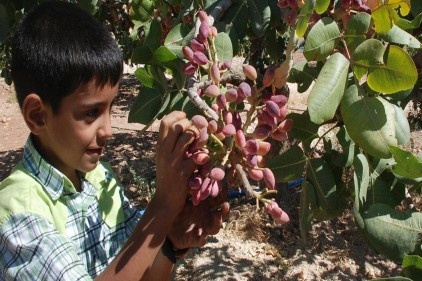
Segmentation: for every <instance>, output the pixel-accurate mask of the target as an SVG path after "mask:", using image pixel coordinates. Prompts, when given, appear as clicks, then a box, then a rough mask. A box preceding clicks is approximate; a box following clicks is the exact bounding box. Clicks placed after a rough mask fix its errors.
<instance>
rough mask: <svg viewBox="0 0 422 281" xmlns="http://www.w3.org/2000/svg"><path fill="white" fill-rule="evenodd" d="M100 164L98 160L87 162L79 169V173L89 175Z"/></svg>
mask: <svg viewBox="0 0 422 281" xmlns="http://www.w3.org/2000/svg"><path fill="white" fill-rule="evenodd" d="M99 163H100V160H99V159H98V160H97V161H89V162H87V163H85V165H84V166H83V167H81V168H83V169H81V172H83V173H85V174H86V173H89V172H92V171H93V170H94V169H95V168H97V166H98V164H99Z"/></svg>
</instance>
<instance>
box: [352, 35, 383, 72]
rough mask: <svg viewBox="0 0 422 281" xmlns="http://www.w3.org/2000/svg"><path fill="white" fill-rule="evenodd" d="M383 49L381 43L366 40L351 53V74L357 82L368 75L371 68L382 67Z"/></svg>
mask: <svg viewBox="0 0 422 281" xmlns="http://www.w3.org/2000/svg"><path fill="white" fill-rule="evenodd" d="M384 52H385V47H384V45H383V44H382V43H381V41H379V40H376V39H368V40H366V41H364V42H363V43H362V44H360V45H359V46H358V47H357V48H356V50H355V52H354V53H353V57H352V60H353V72H354V73H355V76H356V78H357V79H358V80H360V79H361V78H362V77H363V76H364V75H366V74H367V73H368V71H369V70H370V68H371V67H373V66H378V65H383V55H384Z"/></svg>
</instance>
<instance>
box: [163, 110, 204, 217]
mask: <svg viewBox="0 0 422 281" xmlns="http://www.w3.org/2000/svg"><path fill="white" fill-rule="evenodd" d="M198 134H199V132H198V129H197V128H196V127H195V126H193V125H192V124H191V122H190V121H189V120H188V119H187V118H186V114H185V113H184V112H180V111H174V112H171V113H170V114H168V115H167V116H165V117H164V118H163V119H162V120H161V125H160V130H159V133H158V140H157V151H156V169H157V191H156V193H155V196H156V197H157V200H158V202H160V205H161V204H162V207H163V208H167V209H169V210H170V211H171V212H174V215H177V214H178V213H179V212H180V211H181V210H182V208H183V206H184V204H185V202H186V198H187V195H188V181H189V177H190V176H191V175H192V173H193V172H194V170H195V169H196V164H195V163H194V162H193V161H192V160H191V159H189V158H187V157H186V150H187V148H188V147H189V145H190V144H191V143H192V141H193V140H194V139H195V138H196V137H197V136H198Z"/></svg>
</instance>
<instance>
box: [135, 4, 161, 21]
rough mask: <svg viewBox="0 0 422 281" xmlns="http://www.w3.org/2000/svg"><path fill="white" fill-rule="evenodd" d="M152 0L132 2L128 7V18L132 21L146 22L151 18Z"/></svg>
mask: <svg viewBox="0 0 422 281" xmlns="http://www.w3.org/2000/svg"><path fill="white" fill-rule="evenodd" d="M154 7H155V1H154V0H134V1H133V2H132V5H131V6H130V11H129V14H130V17H131V18H132V19H134V20H139V21H142V22H146V21H148V20H151V19H152V18H153V14H154Z"/></svg>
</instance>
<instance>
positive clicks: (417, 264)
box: [402, 255, 422, 280]
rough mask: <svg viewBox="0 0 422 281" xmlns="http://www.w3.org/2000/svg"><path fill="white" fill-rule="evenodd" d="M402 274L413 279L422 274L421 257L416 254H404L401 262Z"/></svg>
mask: <svg viewBox="0 0 422 281" xmlns="http://www.w3.org/2000/svg"><path fill="white" fill-rule="evenodd" d="M402 266H403V272H404V275H405V276H407V277H410V278H413V280H417V278H419V277H421V276H422V257H421V256H418V255H404V258H403V262H402Z"/></svg>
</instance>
